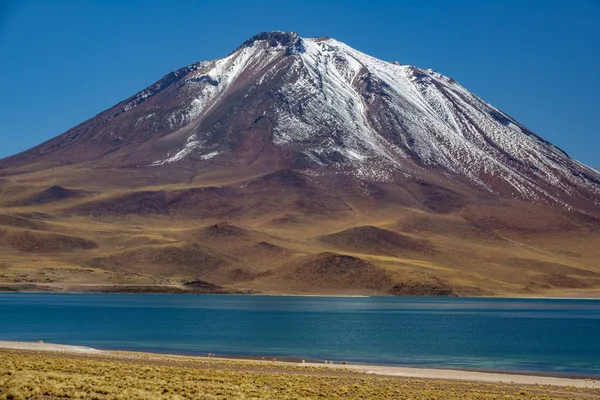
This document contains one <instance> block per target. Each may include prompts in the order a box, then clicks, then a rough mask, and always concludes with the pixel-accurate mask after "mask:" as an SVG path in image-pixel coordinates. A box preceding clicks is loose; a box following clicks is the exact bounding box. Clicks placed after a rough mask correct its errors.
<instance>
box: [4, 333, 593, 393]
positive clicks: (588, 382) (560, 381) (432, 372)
mask: <svg viewBox="0 0 600 400" xmlns="http://www.w3.org/2000/svg"><path fill="white" fill-rule="evenodd" d="M0 349H9V350H23V351H44V352H58V353H74V354H81V355H90V356H94V355H101V356H107V357H110V358H117V359H118V358H123V359H137V358H144V359H148V358H149V357H150V358H154V359H161V358H169V359H170V360H174V359H180V360H186V359H207V357H200V356H182V355H171V354H160V353H141V352H133V351H112V350H98V349H94V348H91V347H85V346H72V345H64V344H53V343H39V342H14V341H0ZM210 359H212V360H215V359H219V358H210ZM223 360H228V361H232V362H235V361H237V362H240V363H244V362H253V363H269V364H274V363H275V364H281V365H292V366H298V367H318V368H329V369H335V370H345V371H355V372H359V373H364V374H370V375H381V376H390V377H403V378H418V379H437V380H451V381H471V382H487V383H503V384H517V385H552V386H563V387H567V386H570V387H575V388H585V389H600V381H596V380H592V379H577V378H562V377H551V376H540V375H523V374H510V373H494V372H477V371H463V370H450V369H436V368H414V367H400V366H384V365H366V364H324V363H315V362H304V363H303V362H290V361H275V362H274V361H261V360H255V359H254V360H248V359H243V358H237V357H236V358H235V359H232V358H223Z"/></svg>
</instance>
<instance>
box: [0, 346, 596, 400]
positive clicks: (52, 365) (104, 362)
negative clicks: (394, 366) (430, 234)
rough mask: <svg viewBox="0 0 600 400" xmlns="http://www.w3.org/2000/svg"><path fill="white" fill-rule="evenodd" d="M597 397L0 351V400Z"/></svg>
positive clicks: (274, 367)
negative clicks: (36, 399) (33, 399)
mask: <svg viewBox="0 0 600 400" xmlns="http://www.w3.org/2000/svg"><path fill="white" fill-rule="evenodd" d="M31 398H39V399H42V398H43V399H72V398H75V399H77V398H80V399H301V398H305V399H312V398H331V399H337V398H352V399H517V398H518V399H522V398H528V399H590V398H592V399H593V398H598V399H600V389H578V388H574V387H556V386H541V385H529V386H524V385H511V384H493V383H480V382H477V383H476V382H462V381H444V380H437V379H434V380H425V379H415V378H400V377H385V376H374V375H368V374H363V373H358V372H356V371H350V370H344V369H339V370H338V369H336V370H333V369H328V368H321V367H305V366H295V365H286V364H280V363H272V362H254V361H238V360H223V359H209V358H198V357H182V356H167V355H165V356H160V355H149V354H143V353H119V352H111V353H109V354H101V355H81V354H65V353H41V352H29V351H16V350H0V399H31Z"/></svg>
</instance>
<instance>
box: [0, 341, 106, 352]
mask: <svg viewBox="0 0 600 400" xmlns="http://www.w3.org/2000/svg"><path fill="white" fill-rule="evenodd" d="M0 349H10V350H31V351H53V352H62V353H84V354H102V353H104V352H103V351H102V350H97V349H93V348H91V347H85V346H71V345H67V344H53V343H44V342H12V341H6V340H0Z"/></svg>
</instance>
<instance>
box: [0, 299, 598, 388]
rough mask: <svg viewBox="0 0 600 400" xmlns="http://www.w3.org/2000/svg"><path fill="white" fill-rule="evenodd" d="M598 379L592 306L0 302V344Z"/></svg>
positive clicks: (543, 302) (544, 302)
mask: <svg viewBox="0 0 600 400" xmlns="http://www.w3.org/2000/svg"><path fill="white" fill-rule="evenodd" d="M38 339H43V340H44V341H46V342H52V343H63V344H77V345H85V346H91V347H95V348H99V349H121V350H138V351H155V352H169V353H178V354H201V355H205V354H206V353H209V352H211V353H216V354H217V355H259V356H260V355H265V356H289V357H298V358H304V359H317V360H337V361H342V360H344V361H349V362H366V363H376V364H400V365H411V366H427V367H440V368H463V369H486V370H499V371H524V372H525V371H529V372H543V373H558V374H578V375H587V376H592V377H600V300H563V299H561V300H555V299H526V300H524V299H496V298H494V299H491V298H411V297H365V298H334V297H272V296H233V295H232V296H229V295H151V294H144V295H134V294H129V295H127V294H125V295H119V294H99V295H95V294H22V293H21V294H0V340H21V341H34V340H38Z"/></svg>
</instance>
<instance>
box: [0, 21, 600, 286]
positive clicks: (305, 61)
mask: <svg viewBox="0 0 600 400" xmlns="http://www.w3.org/2000/svg"><path fill="white" fill-rule="evenodd" d="M0 169H1V172H0V179H1V180H0V213H1V214H0V251H1V252H2V255H3V259H4V260H6V261H4V262H3V263H2V264H0V272H2V273H3V275H2V278H0V279H2V280H3V282H4V283H3V285H4V286H5V287H6V288H7V289H16V290H23V288H27V287H36V288H38V289H39V288H40V287H42V286H43V287H44V288H46V289H47V290H92V289H93V290H136V291H137V290H143V291H156V290H160V291H164V290H167V291H189V290H200V289H198V288H201V290H209V289H210V290H218V291H261V292H278V293H281V292H286V293H375V294H383V293H389V294H417V295H420V294H445V295H448V294H456V295H492V294H509V295H527V294H542V295H544V294H547V295H565V294H568V295H586V296H587V295H593V296H596V295H599V294H600V265H599V263H598V261H597V260H599V259H600V249H598V246H597V243H598V242H599V240H600V219H599V217H600V172H599V171H597V170H595V169H593V168H590V167H588V166H585V165H583V164H581V163H579V162H578V161H576V160H574V159H572V158H571V157H569V156H568V155H567V154H566V153H565V152H563V151H562V150H560V149H559V148H557V147H556V146H554V145H552V144H551V143H549V142H547V141H546V140H544V139H542V138H541V137H540V136H538V135H536V134H535V133H533V132H532V131H530V130H529V129H527V128H526V127H525V126H523V125H522V124H520V123H519V122H517V121H515V120H514V119H513V118H511V117H510V116H508V115H506V114H505V113H503V112H502V111H500V110H498V109H497V108H494V107H493V106H491V105H490V104H488V103H486V102H485V101H484V100H482V99H480V98H479V97H477V96H475V95H474V94H472V93H471V92H469V91H468V90H467V89H465V88H464V87H463V86H461V85H460V84H459V83H457V82H456V81H454V80H453V79H451V78H448V77H446V76H444V75H441V74H440V73H438V72H435V71H433V70H422V69H419V68H417V67H414V66H410V65H400V64H398V63H389V62H385V61H381V60H378V59H376V58H373V57H371V56H368V55H366V54H364V53H361V52H359V51H357V50H355V49H353V48H351V47H349V46H348V45H346V44H344V43H341V42H339V41H337V40H335V39H331V38H325V37H323V38H312V39H308V38H302V37H300V36H298V34H296V33H286V32H265V33H261V34H258V35H256V36H254V37H252V38H250V39H248V40H247V41H245V42H244V43H243V44H242V45H241V46H239V47H238V48H237V49H236V50H235V51H233V52H232V53H231V54H229V55H228V56H227V57H225V58H222V59H218V60H212V61H203V62H198V63H195V64H192V65H190V66H187V67H184V68H181V69H179V70H177V71H175V72H172V73H169V74H167V75H166V76H165V77H163V78H162V79H161V80H159V81H158V82H156V83H155V84H153V85H151V86H150V87H148V88H146V89H144V90H142V91H141V92H139V93H137V94H136V95H134V96H133V97H130V98H129V99H127V100H125V101H123V102H121V103H119V104H117V105H115V106H114V107H112V108H110V109H108V110H106V111H104V112H102V113H100V114H98V115H97V116H95V117H94V118H92V119H90V120H88V121H86V122H84V123H82V124H80V125H78V126H76V127H74V128H72V129H70V130H69V131H67V132H65V133H64V134H62V135H60V136H58V137H56V138H54V139H52V140H50V141H48V142H46V143H43V144H41V145H39V146H37V147H34V148H32V149H30V150H28V151H26V152H24V153H21V154H17V155H15V156H12V157H9V158H6V159H4V160H0ZM3 271H4V272H3ZM198 282H201V284H198ZM28 285H29V286H28ZM207 288H208V289H207Z"/></svg>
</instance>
